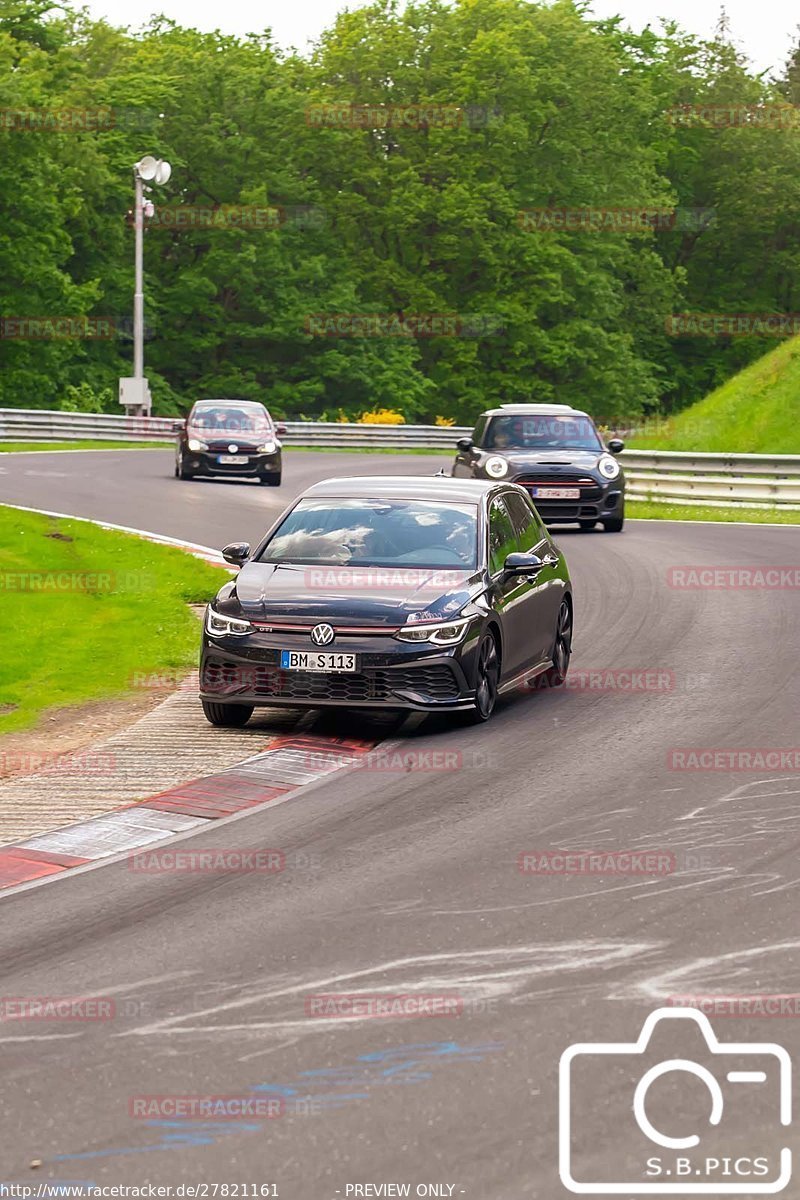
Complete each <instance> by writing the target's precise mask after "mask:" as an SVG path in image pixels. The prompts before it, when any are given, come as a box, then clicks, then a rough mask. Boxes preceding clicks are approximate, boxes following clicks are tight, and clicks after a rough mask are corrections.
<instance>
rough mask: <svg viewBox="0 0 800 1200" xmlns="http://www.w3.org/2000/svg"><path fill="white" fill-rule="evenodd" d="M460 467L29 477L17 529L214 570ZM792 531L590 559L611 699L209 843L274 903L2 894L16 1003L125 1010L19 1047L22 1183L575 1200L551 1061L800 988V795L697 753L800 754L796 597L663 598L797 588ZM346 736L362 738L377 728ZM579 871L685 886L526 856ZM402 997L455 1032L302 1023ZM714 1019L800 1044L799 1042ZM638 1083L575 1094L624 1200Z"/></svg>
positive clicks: (347, 462)
mask: <svg viewBox="0 0 800 1200" xmlns="http://www.w3.org/2000/svg"><path fill="white" fill-rule="evenodd" d="M439 465H440V462H439V460H437V459H436V458H434V457H424V458H419V459H415V458H411V457H408V456H384V455H381V456H380V457H379V458H378V457H376V458H370V457H368V456H366V455H363V454H350V455H347V454H341V455H334V454H315V453H302V452H290V453H288V454H287V455H286V459H285V467H284V471H285V474H284V479H285V483H284V486H283V487H282V488H281V489H268V488H259V487H257V486H255V485H252V486H251V485H245V484H236V485H229V484H222V483H204V482H186V483H183V482H178V481H176V480H174V479H173V478H172V476H171V468H172V460H171V457H169V455H167V454H166V453H163V452H159V451H154V452H150V451H142V452H138V453H133V452H121V453H120V452H113V451H109V452H102V453H93V454H91V455H90V454H77V453H76V454H58V455H35V456H34V455H19V456H17V455H8V456H3V457H2V458H0V467H2V474H0V502H9V503H18V504H23V505H30V506H35V507H41V508H48V509H53V510H56V511H61V512H69V513H73V514H75V515H80V516H90V517H97V518H103V519H105V520H109V521H114V522H118V523H120V524H124V525H130V526H135V527H139V528H143V529H149V530H156V531H158V532H161V533H166V534H169V535H172V536H176V537H183V538H188V539H191V540H193V541H197V542H201V543H203V544H206V545H211V546H221V545H222V544H223V543H224V542H226V541H229V540H233V539H239V538H242V539H249V540H255V539H256V538H257V537H258V536H259V534H260V533H261V532H263V529H264V528H266V526H267V524H268V523H269V522H270V521H271V519H272V517H273V516H274V515H276V514H277V512H278V511H279V509H280V507H281V506H282V505H283V503H285V502H286V500H288V499H289V498H290V496H291V495H293V494H294V493H295V492H296V491H297V490H299V489H301V488H302V487H304V486H307V485H308V484H309V483H310V482H312V481H313V480H314V479H317V478H322V477H324V476H329V475H333V474H346V473H351V472H358V473H374V472H375V471H377V472H381V473H383V472H392V473H406V472H408V473H411V472H413V471H419V472H421V473H424V474H429V473H432V472H433V471H435V470H436V469H437V467H438V466H439ZM799 536H800V535H799V534H798V530H797V528H794V529H792V528H791V527H784V528H768V527H760V528H759V527H748V526H740V527H738V528H737V527H733V526H720V525H690V524H678V523H675V524H671V523H664V524H661V523H650V522H638V523H632V524H630V525H629V527H628V528H627V529H626V531H625V532H624V533H623V534H622V535H606V534H603V533H600V532H598V533H594V534H591V535H581V534H578V533H572V532H565V533H564V535H563V536H559V540H560V542H561V544H562V546H563V547H564V548H565V549H566V552H567V555H568V558H569V563H570V568H571V571H572V574H573V578H574V581H575V598H576V630H577V637H576V647H575V654H574V656H573V663H572V673H573V680H576V681H577V682H578V683H580V681H581V679H584V681H585V683H586V686H583V687H581V686H575V685H574V684H573V686H572V687H568V688H564V689H559V690H554V691H550V692H532V693H530V694H525V695H522V696H520V697H519V698H518V699H516V700H513V701H510V702H507V703H505V704H503V706H502V707H501V708H500V710H499V711H498V712H497V714H496V716H495V718H494V719H493V721H492V722H491V723H490V724H489V725H488V726H486V727H483V728H480V729H478V730H464V729H461V728H458V727H455V726H453V725H450V724H448V723H447V722H446V721H444V720H441V721H439V720H438V719H437V720H436V721H434V720H432V719H429V720H427V721H425V722H422V723H418V722H415V721H412V722H408V723H407V724H406V725H405V726H403V727H402V728H401V729H400V730H399V732H397V733H396V735H395V740H399V742H400V745H401V747H402V749H403V752H404V753H405V754H408V755H409V756H412V757H411V758H410V762H411V763H416V764H417V766H416V769H413V768H410V769H406V770H395V771H386V770H370V769H368V770H358V771H353V772H349V773H341V774H340V775H339V776H337V778H336V779H334V780H332V781H328V782H323V783H322V784H319V785H314V786H313V787H312V788H311V789H309V790H307V791H305V792H304V793H301V794H300V795H299V796H297V797H295V798H293V799H292V800H291V801H290V802H287V803H284V804H281V805H279V806H277V807H274V808H270V807H266V808H264V809H262V810H259V811H257V812H255V813H251V814H247V815H244V816H242V817H240V818H236V819H234V820H232V821H230V822H229V823H226V824H225V825H224V826H218V827H216V828H215V829H212V830H209V831H204V832H203V833H202V834H201V835H199V836H196V837H193V838H190V839H187V840H186V841H185V842H184V843H183V845H184V847H186V846H188V845H190V844H191V846H192V848H200V847H208V848H218V847H220V846H224V847H225V848H231V849H232V848H242V849H250V848H253V847H277V848H281V849H282V850H284V851H285V853H286V855H287V861H288V863H289V864H290V865H288V866H287V869H286V870H285V871H284V872H283V873H281V874H279V875H267V876H264V875H257V874H238V875H226V876H207V875H206V876H204V875H199V874H188V875H187V874H184V875H179V874H178V875H171V876H163V875H160V876H155V875H154V876H146V875H134V874H133V873H132V872H131V871H129V870H128V869H127V867H126V864H125V863H124V862H120V863H113V864H110V865H107V866H104V867H101V868H98V869H93V870H89V871H86V872H83V873H81V872H75V873H70V874H67V875H65V877H63V878H60V879H58V880H57V881H56V882H54V883H50V884H46V885H44V886H38V887H35V888H32V889H29V890H27V891H25V892H22V893H17V894H14V895H11V896H9V897H7V898H6V899H3V900H0V975H1V979H0V994H2V996H3V997H23V996H24V997H31V996H36V997H69V996H85V995H87V994H89V993H91V994H96V995H98V996H101V997H111V998H113V1000H114V1001H115V1004H116V1011H115V1015H114V1017H113V1019H108V1020H100V1021H91V1022H84V1023H81V1022H65V1021H49V1022H46V1021H41V1022H38V1023H34V1022H30V1021H27V1022H24V1023H20V1025H19V1027H18V1028H17V1027H15V1026H14V1025H13V1023H12V1022H8V1021H6V1022H4V1023H2V1024H1V1025H0V1093H1V1094H2V1122H1V1124H0V1180H15V1181H22V1182H25V1183H29V1184H33V1185H34V1186H36V1185H38V1183H40V1182H42V1181H43V1180H71V1181H92V1182H95V1183H103V1184H119V1183H127V1184H136V1183H144V1182H150V1183H154V1184H157V1185H162V1184H172V1185H177V1184H181V1183H183V1184H197V1183H202V1182H205V1183H209V1184H214V1183H223V1182H227V1183H233V1182H239V1183H240V1184H245V1183H247V1184H248V1185H262V1184H268V1183H270V1184H275V1185H277V1189H278V1192H277V1194H278V1195H279V1196H280V1197H281V1200H336V1198H337V1197H346V1196H347V1195H350V1196H356V1195H359V1194H360V1195H380V1194H389V1195H391V1194H393V1193H391V1192H389V1193H386V1192H384V1193H380V1192H364V1191H362V1192H361V1193H358V1192H354V1191H353V1190H352V1186H353V1185H355V1184H368V1183H372V1184H375V1185H380V1184H387V1183H400V1184H408V1185H410V1189H411V1190H410V1193H409V1194H411V1195H415V1194H417V1193H416V1192H415V1189H416V1187H417V1185H427V1184H436V1185H439V1186H440V1187H441V1188H442V1190H441V1191H440V1192H439V1193H436V1192H428V1193H427V1194H433V1195H436V1194H440V1195H444V1196H447V1195H451V1194H452V1196H454V1197H459V1196H464V1197H468V1198H469V1200H529V1198H530V1200H555V1198H557V1197H561V1196H565V1195H567V1192H566V1190H565V1188H564V1187H563V1185H562V1183H561V1182H560V1181H559V1175H558V1152H557V1129H558V1060H559V1056H560V1055H561V1052H562V1051H563V1050H564V1049H565V1048H566V1047H567V1046H568V1045H569V1044H570V1043H571V1042H575V1041H579V1042H596V1041H614V1042H628V1041H633V1040H634V1039H635V1038H636V1036H637V1035H638V1032H639V1030H640V1028H641V1025H642V1022H643V1020H644V1018H645V1017H646V1016H647V1014H648V1013H649V1012H651V1011H652V1010H653V1009H654V1008H656V1007H658V1005H659V1002H666V1000H667V998H668V997H670V996H675V995H686V994H692V995H695V996H696V995H699V994H707V993H714V994H725V995H731V994H732V993H747V994H748V995H752V994H753V993H771V994H773V993H780V994H783V995H786V994H789V993H797V992H798V991H800V989H798V986H797V979H798V972H799V971H800V923H799V922H798V913H799V912H800V903H799V896H800V892H798V885H800V866H799V865H798V845H799V844H800V806H799V805H798V803H797V800H798V793H799V791H800V772H796V771H794V770H792V769H788V768H787V767H785V766H782V765H779V766H778V767H777V768H775V767H771V768H770V767H767V766H759V765H758V762H759V760H758V759H753V760H751V761H752V762H754V763H755V764H756V765H755V766H753V769H750V770H741V769H740V770H730V769H721V770H715V771H710V770H683V769H675V768H676V760H675V759H674V756H673V758H670V755H671V752H672V751H679V752H685V751H687V750H693V749H696V750H700V749H712V748H729V749H733V748H736V749H747V750H750V751H754V750H757V749H759V748H763V749H767V748H780V749H784V750H785V749H787V748H792V747H797V746H798V745H800V738H798V712H800V685H799V684H798V672H797V662H798V649H799V643H800V634H799V633H798V621H797V617H798V596H797V591H796V590H791V589H785V588H783V589H782V588H775V589H764V588H725V589H717V590H712V589H707V588H701V589H680V588H675V587H673V586H669V583H668V571H669V570H670V568H672V567H683V566H689V565H692V566H727V567H738V566H747V567H758V566H782V567H786V566H790V565H797V564H798V561H799V552H798V548H799V542H798V538H799ZM633 668H636V669H638V670H640V671H641V670H642V669H645V668H649V669H651V675H650V676H649V677H647V678H648V679H649V682H647V680H645V681H644V682H643V683H642V682H641V680H640V682H639V683H637V684H636V685H635V686H634V687H633V689H632V690H627V691H626V690H624V681H623V683H622V685H621V686H618V687H617V688H616V689H615V688H611V687H610V686H609V681H608V677H607V676H605V675H597V672H601V671H603V670H605V669H614V670H617V671H620V670H627V669H633ZM584 672H594V673H595V675H594V677H593V676H592V675H583V674H582V673H584ZM659 673H660V674H659ZM592 678H594V683H592ZM616 678H617V679H618V680H621V679H622V677H620V676H617V677H616ZM337 725H338V727H339V732H341V733H343V734H345V733H350V734H354V733H355V734H358V733H359V732H360V730H361V729H363V722H361V720H360V718H358V717H357V716H355V717H353V718H351V719H347V718H345V717H339V718H337ZM432 751H438V752H446V753H443V754H440V755H439V757H438V758H437V759H436V760H432V759H431V758H430V754H429V753H428V752H432ZM683 761H684V762H686V761H691V760H688V759H684V760H683ZM678 762H680V760H678ZM431 765H433V767H434V769H430V767H431ZM426 766H427V767H428V768H429V769H425V768H426ZM556 848H560V849H562V850H563V849H571V850H575V851H581V850H582V851H585V850H593V851H598V850H604V851H608V852H619V851H638V852H644V851H656V852H658V854H659V855H660V856H661V860H662V861H663V860H664V859H665V858H666V860H668V862H669V864H670V867H669V869H668V870H666V871H662V873H655V874H654V873H652V872H651V873H645V874H631V873H626V874H616V875H615V874H609V873H597V872H592V873H588V874H587V873H583V874H574V873H573V874H540V873H537V874H532V873H526V872H523V871H521V870H520V869H519V859H520V855H521V854H526V853H528V854H532V853H533V852H534V851H535V850H545V849H556ZM375 991H381V992H382V993H385V992H387V991H388V992H390V993H393V994H405V993H409V992H411V993H415V994H416V993H426V994H428V995H441V994H442V993H444V994H445V995H446V996H447V997H450V998H452V997H456V998H457V1001H458V1003H457V1012H456V1013H455V1014H454V1013H452V1012H449V1013H448V1014H446V1015H442V1016H437V1017H435V1018H431V1019H428V1018H422V1017H416V1018H387V1017H381V1018H376V1017H369V1016H362V1017H356V1018H352V1019H344V1018H341V1017H328V1018H326V1017H320V1016H317V1015H314V1008H313V1002H312V1001H311V1000H310V999H309V998H310V997H313V996H315V995H317V994H320V993H337V994H341V993H351V994H352V993H359V994H360V995H362V994H364V993H374V992H375ZM714 1025H715V1029H716V1031H717V1033H718V1035H719V1036H720V1038H722V1039H727V1040H737V1041H746V1040H756V1041H761V1042H772V1041H775V1042H778V1043H780V1044H782V1045H783V1046H785V1047H786V1048H787V1049H788V1050H789V1051H790V1053H792V1054H794V1053H795V1052H796V1051H797V1050H798V1049H800V1037H798V1033H797V1029H798V1026H800V1022H798V1021H797V1020H796V1019H795V1020H791V1019H777V1020H763V1019H760V1020H759V1019H753V1018H747V1017H744V1018H740V1019H738V1020H730V1019H727V1020H726V1019H719V1020H715V1022H714ZM675 1049H676V1048H675V1047H673V1048H672V1052H673V1053H674V1051H675ZM616 1078H617V1077H616V1076H615V1075H613V1073H612V1072H611V1071H610V1070H609V1069H608V1067H607V1065H606V1064H604V1063H603V1062H602V1061H601V1062H596V1061H595V1062H593V1063H592V1064H591V1065H590V1066H589V1067H588V1069H587V1073H586V1075H585V1077H584V1082H583V1084H582V1087H581V1096H580V1097H579V1099H581V1100H585V1101H586V1112H585V1113H584V1115H583V1128H582V1130H581V1134H580V1137H581V1146H582V1152H583V1153H585V1154H586V1155H588V1159H589V1162H590V1164H591V1168H592V1169H593V1170H597V1171H610V1172H611V1174H610V1175H608V1176H607V1177H608V1178H614V1171H615V1170H617V1169H619V1170H620V1171H623V1170H624V1169H625V1167H626V1165H628V1164H627V1155H628V1151H629V1144H628V1142H627V1141H626V1137H627V1134H626V1121H627V1122H628V1124H631V1114H630V1112H629V1111H628V1112H626V1111H625V1109H624V1106H623V1107H622V1108H621V1109H620V1108H619V1107H615V1103H616V1099H617V1088H616V1082H615V1081H616ZM662 1082H663V1088H664V1092H663V1094H662V1095H661V1096H660V1097H659V1098H658V1100H659V1103H661V1104H663V1105H665V1106H666V1108H667V1109H668V1110H669V1111H671V1112H672V1113H673V1117H674V1120H675V1122H676V1124H677V1125H680V1114H684V1115H686V1116H687V1118H688V1119H689V1120H690V1126H691V1123H698V1122H704V1121H706V1120H707V1118H708V1113H707V1095H706V1093H705V1092H704V1091H703V1089H702V1088H701V1089H700V1091H697V1092H696V1091H693V1090H692V1085H691V1084H689V1085H687V1084H686V1083H685V1082H683V1083H682V1084H680V1085H679V1084H678V1082H676V1081H675V1079H674V1077H673V1079H672V1080H671V1081H670V1082H669V1084H667V1083H666V1081H662ZM732 1086H734V1085H732ZM737 1086H740V1087H741V1086H742V1085H737ZM765 1086H766V1085H765ZM253 1089H257V1090H256V1091H253ZM687 1089H688V1090H687ZM154 1095H155V1096H162V1097H163V1096H182V1097H191V1096H198V1095H204V1096H208V1095H215V1096H249V1097H251V1098H252V1097H253V1096H256V1097H261V1098H262V1099H263V1098H264V1097H266V1098H268V1099H269V1101H270V1103H271V1104H272V1105H273V1106H274V1107H273V1108H272V1109H271V1110H270V1111H273V1112H276V1113H277V1112H278V1111H279V1115H276V1116H275V1117H274V1119H270V1120H263V1119H262V1120H258V1119H253V1118H252V1117H251V1118H250V1119H249V1120H247V1119H246V1120H244V1121H236V1120H227V1121H215V1122H203V1121H195V1122H191V1121H187V1120H185V1119H179V1120H174V1121H171V1120H169V1119H165V1118H164V1117H161V1118H160V1119H150V1120H147V1119H142V1117H140V1116H135V1115H132V1114H133V1113H135V1112H142V1111H145V1110H143V1109H142V1108H141V1107H140V1108H139V1109H137V1108H136V1106H135V1098H136V1097H144V1096H148V1097H150V1096H154ZM774 1099H775V1096H774V1094H773V1092H771V1091H762V1092H759V1093H758V1095H757V1097H756V1099H755V1100H753V1101H752V1103H750V1104H749V1106H748V1105H738V1106H737V1105H734V1106H733V1108H732V1110H731V1116H730V1117H729V1118H728V1119H729V1122H730V1125H729V1128H728V1129H727V1133H728V1135H730V1139H731V1142H732V1152H733V1153H737V1152H738V1151H739V1149H740V1147H741V1145H742V1141H743V1139H747V1138H751V1139H752V1138H755V1139H756V1141H757V1142H758V1146H759V1152H762V1153H769V1154H774V1153H776V1152H777V1150H778V1149H779V1147H780V1146H781V1145H783V1144H784V1141H783V1139H784V1138H785V1137H786V1134H785V1133H784V1132H783V1131H782V1130H781V1129H780V1126H779V1124H778V1119H777V1112H776V1107H775V1104H774V1103H773V1101H774ZM690 1131H691V1127H690ZM671 1132H673V1133H676V1129H672V1131H671ZM678 1132H686V1129H685V1128H684V1127H683V1126H681V1129H680V1130H679V1131H678ZM795 1145H796V1135H795ZM742 1152H744V1151H742ZM37 1160H38V1161H41V1163H42V1165H41V1166H40V1167H38V1168H34V1169H31V1163H32V1162H35V1161H37ZM616 1164H619V1166H618V1168H617V1165H616ZM348 1185H349V1186H350V1189H351V1190H350V1191H348V1190H347V1189H348ZM795 1186H796V1185H795ZM451 1187H452V1191H448V1190H447V1189H448V1188H451ZM187 1194H188V1193H187ZM208 1194H209V1195H211V1193H210V1192H209V1193H208ZM231 1194H233V1193H231ZM239 1194H240V1195H242V1193H241V1192H240V1193H239ZM262 1194H263V1193H262ZM394 1194H398V1193H394ZM420 1194H425V1193H420ZM632 1194H633V1195H636V1194H638V1193H636V1192H633V1193H632ZM791 1194H792V1193H791V1192H789V1193H787V1195H791ZM797 1194H798V1193H797V1192H796V1191H795V1193H794V1195H795V1196H796V1195H797Z"/></svg>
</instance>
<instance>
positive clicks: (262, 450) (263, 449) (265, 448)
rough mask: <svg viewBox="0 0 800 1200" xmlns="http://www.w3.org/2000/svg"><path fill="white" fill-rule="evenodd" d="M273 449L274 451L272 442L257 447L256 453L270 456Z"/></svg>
mask: <svg viewBox="0 0 800 1200" xmlns="http://www.w3.org/2000/svg"><path fill="white" fill-rule="evenodd" d="M274 449H275V443H274V442H264V444H263V445H261V446H259V447H258V453H259V454H272V451H273V450H274Z"/></svg>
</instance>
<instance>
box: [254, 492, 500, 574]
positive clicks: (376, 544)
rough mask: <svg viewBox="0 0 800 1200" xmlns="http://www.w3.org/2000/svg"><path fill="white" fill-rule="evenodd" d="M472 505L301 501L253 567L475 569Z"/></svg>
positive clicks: (475, 513)
mask: <svg viewBox="0 0 800 1200" xmlns="http://www.w3.org/2000/svg"><path fill="white" fill-rule="evenodd" d="M477 528H478V509H477V506H476V505H474V504H448V505H442V504H436V503H434V502H432V501H421V500H367V499H364V500H340V499H333V498H331V499H328V500H322V499H320V500H312V499H308V500H301V501H300V503H299V504H298V505H297V507H296V508H294V509H292V511H291V512H290V513H289V514H288V516H287V517H286V519H285V520H284V521H282V522H281V524H280V525H279V526H278V528H277V530H276V531H275V533H274V534H273V535H272V537H271V538H270V540H269V542H268V543H267V545H266V546H265V547H264V549H263V550H262V552H261V554H260V555H259V557H258V561H259V562H273V563H298V564H312V565H319V566H340V565H342V564H350V565H352V566H364V567H392V566H400V565H401V564H413V565H414V566H418V567H430V568H438V567H463V568H464V569H470V570H474V569H475V567H476V565H477V548H478V535H477Z"/></svg>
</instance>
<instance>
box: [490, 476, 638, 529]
mask: <svg viewBox="0 0 800 1200" xmlns="http://www.w3.org/2000/svg"><path fill="white" fill-rule="evenodd" d="M530 475H531V472H530V471H527V472H525V473H520V474H519V475H517V476H516V477H515V478H513V479H511V480H510V482H511V483H517V484H519V485H520V486H521V487H523V488H525V490H526V491H527V492H528V494H529V495H530V497H531V499H532V500H533V503H534V504H535V505H536V509H537V512H538V513H539V515H540V516H541V518H542V520H543V521H546V522H548V523H552V524H558V523H559V522H565V523H569V522H571V521H602V519H603V517H618V516H620V515H621V514H622V508H623V504H624V499H625V479H624V476H623V475H622V474H620V475H618V476H617V478H616V479H603V478H598V477H596V476H594V475H592V474H591V473H588V472H587V473H584V474H582V475H580V476H579V477H578V478H575V479H573V478H570V479H566V478H564V477H563V476H553V478H552V479H542V478H537V480H536V484H535V485H534V484H532V483H530ZM534 486H538V487H548V486H549V487H554V488H555V487H572V488H574V487H577V488H578V489H579V490H580V496H579V497H578V499H574V500H552V499H546V498H545V499H543V498H540V497H538V496H534V495H533V490H532V489H533V487H534Z"/></svg>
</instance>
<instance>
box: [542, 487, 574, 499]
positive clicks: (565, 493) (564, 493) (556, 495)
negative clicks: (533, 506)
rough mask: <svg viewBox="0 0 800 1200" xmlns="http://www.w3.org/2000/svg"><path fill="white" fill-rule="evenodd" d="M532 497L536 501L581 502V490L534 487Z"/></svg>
mask: <svg viewBox="0 0 800 1200" xmlns="http://www.w3.org/2000/svg"><path fill="white" fill-rule="evenodd" d="M531 495H532V496H533V498H534V499H535V500H537V499H538V500H580V498H581V489H580V488H560V487H534V488H531Z"/></svg>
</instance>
